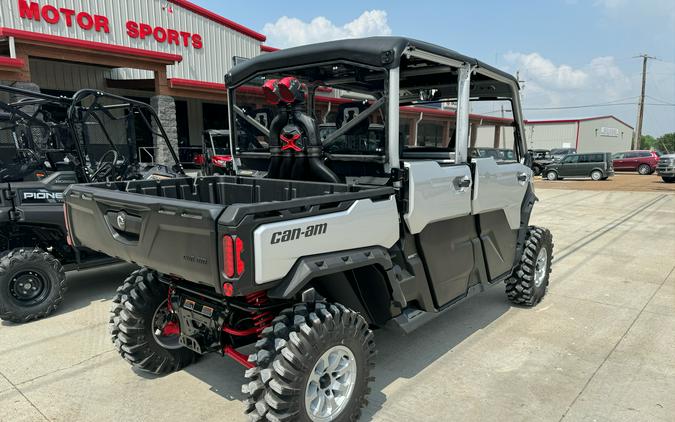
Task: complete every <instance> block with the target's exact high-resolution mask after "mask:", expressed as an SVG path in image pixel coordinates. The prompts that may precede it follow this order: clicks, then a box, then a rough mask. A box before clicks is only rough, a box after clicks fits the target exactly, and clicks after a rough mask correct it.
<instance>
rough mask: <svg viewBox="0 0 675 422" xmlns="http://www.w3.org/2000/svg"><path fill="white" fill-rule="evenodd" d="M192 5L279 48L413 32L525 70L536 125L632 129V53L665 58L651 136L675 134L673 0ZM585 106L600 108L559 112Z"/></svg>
mask: <svg viewBox="0 0 675 422" xmlns="http://www.w3.org/2000/svg"><path fill="white" fill-rule="evenodd" d="M193 1H194V2H196V3H197V4H199V5H200V6H203V7H206V8H208V9H209V10H212V11H214V12H217V13H219V14H221V15H223V16H225V17H227V18H229V19H232V20H234V21H236V22H238V23H240V24H242V25H245V26H248V27H250V28H252V29H255V30H257V31H259V32H262V33H264V34H265V35H267V36H268V40H267V42H266V44H268V45H271V46H274V47H288V46H293V45H298V44H304V43H310V42H318V41H323V40H328V39H336V38H345V37H359V36H368V35H387V34H391V35H405V36H411V37H414V38H418V39H421V40H424V41H429V42H433V43H436V44H440V45H443V46H445V47H448V48H451V49H454V50H457V51H459V52H461V53H464V54H467V55H470V56H475V57H478V58H479V59H481V60H483V61H485V62H487V63H490V64H493V65H496V66H498V67H500V68H503V69H505V70H507V71H509V72H511V73H515V72H516V71H520V77H521V79H523V80H524V81H525V82H524V90H523V106H524V108H525V117H526V118H528V119H538V118H559V117H585V116H596V115H605V114H614V115H616V116H617V117H619V118H620V119H622V120H624V121H625V122H627V123H628V124H630V125H634V124H635V120H636V115H637V99H638V95H639V93H640V71H641V61H640V60H639V59H635V58H633V56H636V55H638V54H641V53H648V54H649V55H651V56H656V57H657V58H658V60H653V61H650V62H649V68H648V75H647V95H649V97H648V98H647V101H646V103H647V106H646V109H645V124H644V130H643V133H646V134H651V135H654V136H659V135H662V134H663V133H667V132H675V106H674V105H675V0H545V1H503V0H502V1H450V0H446V1H423V0H418V1H391V0H390V1H351V0H341V1H339V2H338V1H306V0H292V1H285V2H268V1H257V2H252V1H242V0H228V1H226V2H223V1H218V0H193ZM608 103H613V104H615V105H607V104H608ZM580 105H581V106H587V105H590V106H592V107H581V108H560V107H572V106H580ZM550 107H558V109H545V110H544V109H543V108H550Z"/></svg>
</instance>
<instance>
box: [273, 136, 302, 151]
mask: <svg viewBox="0 0 675 422" xmlns="http://www.w3.org/2000/svg"><path fill="white" fill-rule="evenodd" d="M279 139H281V140H282V141H284V142H285V143H286V145H284V146H282V147H281V150H282V151H285V150H287V149H292V150H293V151H297V152H300V151H302V148H300V147H299V146H297V145H296V144H295V141H297V140H298V139H300V134H299V133H296V134H295V135H293V136H292V137H290V138H289V137H287V136H285V135H284V134H283V133H282V134H281V135H279Z"/></svg>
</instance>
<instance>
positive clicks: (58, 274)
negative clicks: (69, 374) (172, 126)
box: [0, 86, 182, 322]
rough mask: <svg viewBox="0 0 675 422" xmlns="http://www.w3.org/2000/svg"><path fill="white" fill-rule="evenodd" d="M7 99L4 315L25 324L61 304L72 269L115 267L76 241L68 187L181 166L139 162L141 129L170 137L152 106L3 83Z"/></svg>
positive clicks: (160, 174)
mask: <svg viewBox="0 0 675 422" xmlns="http://www.w3.org/2000/svg"><path fill="white" fill-rule="evenodd" d="M3 94H4V98H0V318H1V319H3V320H8V321H12V322H26V321H30V320H33V319H37V318H41V317H44V316H47V315H49V314H50V313H51V312H53V311H54V310H55V309H56V308H57V307H58V306H59V304H60V303H61V301H62V300H63V295H64V293H65V291H66V278H65V271H66V270H70V269H83V268H87V267H91V266H96V265H103V264H107V263H110V262H113V259H111V258H110V257H107V256H105V255H103V254H101V253H98V252H95V251H91V250H89V249H87V248H74V247H72V246H71V245H69V244H68V243H67V241H66V227H65V221H64V215H63V191H64V190H65V189H66V187H68V185H70V184H72V183H86V182H96V181H106V180H126V179H147V178H165V177H175V176H176V175H177V174H179V173H182V169H181V168H180V166H177V167H175V168H173V169H172V168H169V167H167V166H157V165H154V166H144V165H141V164H140V163H138V159H137V157H136V154H135V151H136V146H135V135H134V132H133V131H134V129H135V127H136V126H138V127H142V126H143V125H144V124H145V123H147V126H148V128H150V127H151V126H152V123H151V122H152V121H153V120H154V121H155V126H154V127H155V128H156V130H155V131H156V132H157V133H156V136H160V137H163V138H166V135H165V133H164V131H163V129H162V128H161V125H160V124H159V121H158V120H157V119H156V116H155V115H154V111H152V109H151V108H150V107H149V106H148V105H145V104H143V103H138V102H136V101H133V100H129V99H126V98H122V97H117V96H115V95H112V94H105V93H101V92H98V91H89V90H83V91H80V92H78V93H77V94H76V95H75V96H74V97H72V98H66V97H55V96H51V95H47V94H42V93H38V92H32V91H25V90H21V89H17V88H14V87H11V86H0V95H3ZM148 130H150V129H148ZM167 144H168V143H167ZM168 148H170V145H168Z"/></svg>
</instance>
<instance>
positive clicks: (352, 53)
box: [226, 37, 516, 86]
mask: <svg viewBox="0 0 675 422" xmlns="http://www.w3.org/2000/svg"><path fill="white" fill-rule="evenodd" d="M407 47H414V48H417V49H420V50H423V51H427V52H429V53H433V54H437V55H439V56H443V57H447V58H449V59H453V60H457V61H462V62H466V63H471V64H473V65H477V66H479V67H482V68H485V69H489V70H491V71H493V72H496V73H498V74H500V75H501V76H503V77H506V78H508V79H510V80H512V81H514V82H516V79H515V78H514V77H513V76H512V75H510V74H508V73H506V72H504V71H501V70H499V69H497V68H494V67H492V66H490V65H488V64H485V63H483V62H481V61H479V60H477V59H475V58H472V57H468V56H465V55H463V54H460V53H458V52H456V51H454V50H450V49H447V48H444V47H440V46H438V45H435V44H430V43H427V42H424V41H418V40H415V39H412V38H405V37H368V38H355V39H345V40H338V41H328V42H323V43H318V44H309V45H303V46H300V47H293V48H287V49H284V50H279V51H275V52H273V53H266V54H261V55H259V56H257V57H254V58H252V59H250V60H247V61H245V62H243V63H240V64H238V65H236V66H235V67H233V68H232V69H231V70H230V73H229V74H228V75H227V76H226V83H227V84H228V85H231V86H236V85H237V84H239V83H241V82H243V81H246V80H247V79H249V78H250V77H251V76H253V75H255V74H256V73H259V72H265V71H271V70H276V69H283V68H289V67H297V66H303V65H310V64H313V63H320V62H332V61H340V60H344V61H350V62H355V63H360V64H363V65H367V66H373V67H378V68H385V69H390V68H394V67H397V66H398V65H399V63H400V59H401V56H402V54H403V51H404V50H405V49H406V48H407ZM385 55H390V56H389V58H388V59H385V60H383V58H384V57H385ZM383 61H385V63H383Z"/></svg>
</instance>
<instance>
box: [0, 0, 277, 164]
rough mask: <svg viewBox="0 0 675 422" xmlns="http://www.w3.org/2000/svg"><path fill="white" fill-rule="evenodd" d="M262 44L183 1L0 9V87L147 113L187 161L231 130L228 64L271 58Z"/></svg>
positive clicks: (66, 0) (45, 0)
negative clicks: (106, 100) (88, 94)
mask: <svg viewBox="0 0 675 422" xmlns="http://www.w3.org/2000/svg"><path fill="white" fill-rule="evenodd" d="M264 41H265V36H264V35H262V34H259V33H257V32H255V31H253V30H251V29H248V28H246V27H244V26H242V25H240V24H238V23H235V22H232V21H230V20H228V19H226V18H224V17H222V16H219V15H217V14H215V13H212V12H210V11H208V10H206V9H204V8H201V7H199V6H197V5H194V4H192V3H190V2H188V1H185V0H143V1H139V0H114V1H111V0H33V1H31V0H2V1H0V81H4V82H3V83H6V84H13V85H14V86H17V87H20V88H25V89H30V90H40V91H42V92H46V93H49V94H57V95H72V94H73V93H74V92H75V91H77V90H79V89H82V88H94V89H100V90H104V91H108V92H113V93H116V94H120V95H124V96H128V97H132V98H135V99H140V100H142V101H145V102H148V103H151V104H152V105H153V106H154V107H155V108H156V109H157V111H158V114H159V116H160V118H161V119H162V120H163V124H164V125H165V126H166V129H167V132H168V134H169V136H170V138H172V140H173V142H174V143H176V144H177V145H179V146H180V147H181V148H180V149H181V159H184V160H186V161H189V159H190V157H189V153H190V149H191V148H195V147H196V146H197V145H200V142H201V133H202V131H203V129H205V128H208V129H223V128H226V126H227V113H226V106H225V103H226V93H225V85H224V84H223V78H224V75H225V73H226V72H227V71H228V70H229V68H230V67H231V66H232V65H233V57H240V58H250V57H254V56H256V55H258V54H260V53H261V52H265V51H271V50H273V49H272V48H269V47H266V46H264V45H263V42H264ZM153 142H154V141H153V139H152V136H151V135H148V134H146V136H145V137H144V138H143V137H141V138H140V139H137V144H138V146H139V147H143V149H144V152H146V153H148V154H153V153H154V152H153V151H154V148H155V147H154V145H153ZM142 158H143V157H142ZM161 158H162V157H160V158H159V160H160V161H161Z"/></svg>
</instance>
